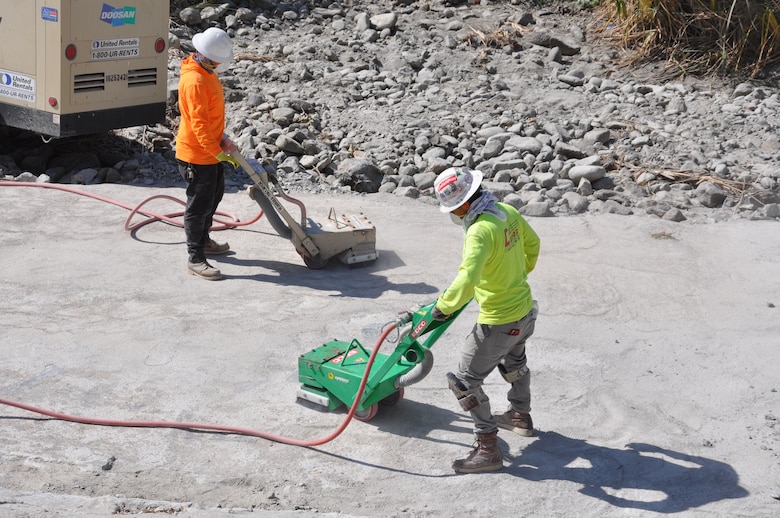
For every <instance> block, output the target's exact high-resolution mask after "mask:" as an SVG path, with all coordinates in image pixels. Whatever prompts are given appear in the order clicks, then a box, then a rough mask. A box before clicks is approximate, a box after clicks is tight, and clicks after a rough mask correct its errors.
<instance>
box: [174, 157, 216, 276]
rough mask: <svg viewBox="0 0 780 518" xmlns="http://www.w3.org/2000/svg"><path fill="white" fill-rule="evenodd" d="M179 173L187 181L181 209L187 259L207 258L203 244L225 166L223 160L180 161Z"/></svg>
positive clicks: (192, 260) (212, 216) (193, 261)
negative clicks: (185, 200)
mask: <svg viewBox="0 0 780 518" xmlns="http://www.w3.org/2000/svg"><path fill="white" fill-rule="evenodd" d="M179 173H181V176H182V178H184V181H185V182H187V208H186V209H185V210H184V234H185V236H186V237H187V253H188V254H189V259H190V262H192V263H200V262H203V261H205V260H206V255H205V254H204V253H203V247H204V246H205V245H206V243H207V242H208V240H209V229H211V224H212V221H213V219H214V213H215V212H216V211H217V206H218V205H219V202H220V201H222V195H223V194H225V169H224V166H223V165H222V163H217V164H212V165H197V164H188V163H187V162H182V161H181V160H179Z"/></svg>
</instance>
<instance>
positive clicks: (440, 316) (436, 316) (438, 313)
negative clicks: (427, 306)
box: [431, 306, 450, 322]
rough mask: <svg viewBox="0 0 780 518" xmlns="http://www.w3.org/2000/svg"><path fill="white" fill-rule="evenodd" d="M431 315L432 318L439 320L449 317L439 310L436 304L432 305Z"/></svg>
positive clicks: (442, 320)
mask: <svg viewBox="0 0 780 518" xmlns="http://www.w3.org/2000/svg"><path fill="white" fill-rule="evenodd" d="M431 316H432V317H433V319H434V320H438V321H439V322H444V321H445V320H447V319H448V318H450V316H449V315H445V314H444V313H442V312H441V310H440V309H439V308H438V307H437V306H433V309H432V310H431Z"/></svg>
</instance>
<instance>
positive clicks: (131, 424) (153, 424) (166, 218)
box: [0, 181, 397, 446]
mask: <svg viewBox="0 0 780 518" xmlns="http://www.w3.org/2000/svg"><path fill="white" fill-rule="evenodd" d="M0 186H2V187H41V188H45V189H54V190H59V191H65V192H70V193H73V194H78V195H81V196H86V197H89V198H94V199H96V200H99V201H104V202H106V203H111V204H112V205H116V206H118V207H122V208H125V209H127V210H129V211H130V215H129V216H128V217H127V219H126V220H125V230H129V231H133V230H136V229H138V228H141V227H142V226H144V225H147V224H149V223H153V222H155V221H163V222H165V223H169V224H171V225H175V226H183V224H182V222H180V221H178V220H176V219H174V218H177V217H181V216H182V215H183V212H174V213H170V214H157V213H154V212H150V211H148V210H142V207H143V206H144V205H145V204H147V203H148V202H150V201H152V200H155V199H167V200H171V201H174V202H176V203H179V204H181V205H186V204H185V203H184V202H182V201H181V200H178V199H176V198H174V197H172V196H168V195H165V194H159V195H154V196H150V197H149V198H146V199H145V200H143V201H142V202H141V203H139V204H138V205H136V206H135V207H133V206H130V205H127V204H124V203H121V202H119V201H116V200H113V199H111V198H107V197H104V196H100V195H98V194H93V193H90V192H87V191H82V190H79V189H75V188H72V187H68V186H64V185H58V184H48V183H32V182H5V181H0ZM299 206H301V207H302V205H299ZM302 210H303V209H302ZM136 214H141V215H143V216H146V217H147V219H145V220H143V221H141V222H139V223H136V224H133V225H131V224H130V221H131V220H132V218H133V217H134V216H135V215H136ZM216 215H217V216H225V217H228V218H230V220H223V219H220V218H215V219H214V221H215V223H216V225H214V226H212V228H211V230H224V229H228V228H235V227H239V226H246V225H251V224H252V223H254V222H256V221H257V220H259V219H260V218H261V217H262V216H263V211H262V210H261V211H260V213H259V214H258V215H257V216H255V217H254V218H252V219H251V220H249V221H245V222H239V220H238V218H237V217H236V216H234V215H233V214H230V213H228V212H220V211H218V212H217V213H216ZM396 327H397V326H396V325H392V324H391V325H388V326H387V328H386V329H385V330H384V331H383V332H382V335H381V336H380V337H379V339H378V340H377V342H376V345H375V346H374V349H373V351H372V352H371V355H370V356H369V358H368V362H367V363H366V370H365V372H364V374H363V378H362V379H361V380H360V385H359V387H358V391H357V394H356V395H355V400H354V402H353V403H352V406H351V407H350V409H349V412H348V413H347V416H346V417H345V418H344V421H343V422H342V423H341V424H340V425H339V427H338V428H336V430H335V431H333V432H332V433H331V434H329V435H327V436H325V437H322V438H320V439H311V440H304V439H292V438H289V437H282V436H280V435H275V434H272V433H269V432H263V431H259V430H252V429H249V428H241V427H234V426H223V425H212V424H204V423H186V422H175V421H122V420H114V419H96V418H91V417H80V416H75V415H70V414H64V413H61V412H55V411H53V410H47V409H44V408H38V407H35V406H32V405H27V404H24V403H19V402H16V401H12V400H10V399H5V398H0V404H2V405H6V406H12V407H16V408H19V409H22V410H27V411H28V412H33V413H36V414H41V415H45V416H48V417H52V418H54V419H59V420H61V421H70V422H74V423H81V424H92V425H99V426H118V427H124V428H177V429H187V430H207V431H213V432H226V433H234V434H239V435H249V436H253V437H261V438H264V439H268V440H270V441H275V442H279V443H283V444H289V445H292V446H319V445H321V444H325V443H326V442H330V441H332V440H333V439H335V438H336V437H338V436H339V435H341V433H342V432H343V431H344V430H345V429H346V428H347V425H349V422H350V421H351V420H352V417H353V416H354V415H355V412H356V411H357V407H358V406H359V405H360V399H361V398H362V397H363V392H364V391H365V388H366V382H367V381H368V376H369V374H370V373H371V366H372V365H373V364H374V360H375V359H376V355H377V353H378V352H379V349H380V347H381V345H382V343H383V342H384V341H385V339H386V338H387V336H388V335H389V334H390V332H391V331H392V330H393V329H395V328H396Z"/></svg>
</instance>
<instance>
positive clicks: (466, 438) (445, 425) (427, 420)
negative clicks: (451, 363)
mask: <svg viewBox="0 0 780 518" xmlns="http://www.w3.org/2000/svg"><path fill="white" fill-rule="evenodd" d="M298 404H300V405H302V406H304V407H306V408H309V409H312V410H315V411H319V412H330V411H329V410H327V409H325V408H323V407H321V406H319V405H315V404H313V403H308V402H306V401H299V402H298ZM347 410H348V409H346V408H344V407H342V408H340V409H338V410H336V411H337V412H342V413H343V414H345V415H346V413H347ZM349 426H350V427H358V426H369V427H371V426H373V427H375V428H376V429H378V430H381V431H383V432H387V433H391V434H393V435H397V436H399V437H403V438H413V439H421V440H424V441H428V442H433V443H436V444H444V445H446V444H454V445H456V446H460V447H462V449H463V451H464V452H466V451H467V450H468V448H470V447H471V446H472V443H473V439H474V435H473V432H472V421H471V419H470V418H468V417H467V416H465V415H461V414H457V413H455V412H451V411H449V410H446V409H442V408H438V407H435V406H432V405H428V404H426V403H419V402H417V401H411V400H407V399H402V400H401V401H400V402H399V403H398V404H397V405H393V406H380V407H379V412H378V413H377V415H376V417H374V418H373V419H371V420H370V421H368V422H360V421H358V420H356V419H354V420H353V421H352V422H351V423H350V424H349ZM433 430H442V431H446V432H457V433H459V434H462V437H463V442H455V441H447V440H442V439H436V438H432V437H429V435H430V433H431V431H433ZM338 440H339V439H336V441H338ZM312 449H315V450H317V451H318V452H320V453H322V454H324V455H327V456H329V457H333V458H335V459H339V460H342V461H346V462H351V463H355V464H360V465H362V466H368V467H371V468H376V469H381V470H385V471H390V472H393V473H403V474H406V475H413V476H417V477H425V478H445V477H453V476H455V477H457V476H461V475H458V474H457V473H455V472H450V471H448V472H447V473H444V474H430V473H421V472H413V471H409V470H405V469H400V468H394V467H391V466H383V465H379V464H375V463H371V462H366V461H364V460H361V459H360V458H355V457H349V456H347V455H344V454H340V453H336V452H331V451H325V450H323V449H321V448H319V447H318V448H312Z"/></svg>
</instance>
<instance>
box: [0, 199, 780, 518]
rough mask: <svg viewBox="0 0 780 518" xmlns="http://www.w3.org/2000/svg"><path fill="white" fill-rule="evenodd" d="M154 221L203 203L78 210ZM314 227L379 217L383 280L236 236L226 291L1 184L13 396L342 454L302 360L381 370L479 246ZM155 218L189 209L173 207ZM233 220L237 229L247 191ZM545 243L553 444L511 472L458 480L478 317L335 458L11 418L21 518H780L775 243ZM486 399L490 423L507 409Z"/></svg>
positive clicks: (4, 454) (342, 204)
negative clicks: (312, 355)
mask: <svg viewBox="0 0 780 518" xmlns="http://www.w3.org/2000/svg"><path fill="white" fill-rule="evenodd" d="M81 188H82V189H83V190H85V191H88V192H91V193H95V194H98V195H101V196H104V197H106V198H109V199H111V200H118V201H119V202H121V203H124V204H129V205H131V206H132V205H135V204H137V203H139V202H140V201H141V200H143V199H145V198H147V197H149V196H152V195H158V194H164V195H170V196H174V197H177V198H181V197H182V196H183V190H182V189H177V188H172V189H163V188H158V187H130V186H120V185H96V186H87V187H81ZM300 199H301V200H302V201H303V202H304V203H305V205H306V207H307V209H308V214H309V216H310V217H312V218H313V219H322V218H324V217H325V215H326V214H327V211H328V209H329V208H330V207H334V208H336V209H337V210H338V211H341V212H345V213H357V212H363V213H365V214H366V215H367V216H368V217H369V218H370V219H371V221H372V222H373V223H374V224H375V225H376V228H377V248H378V250H379V259H378V260H377V261H376V262H375V263H373V264H371V265H369V266H365V267H358V268H348V267H346V266H344V265H341V264H339V263H335V264H331V265H329V266H328V267H327V268H325V269H323V270H309V269H307V268H306V267H305V266H304V265H303V262H302V261H301V259H300V258H299V257H298V255H297V253H296V252H295V250H294V248H293V246H292V244H291V243H290V242H289V241H287V240H284V239H282V238H280V237H279V236H278V235H276V234H275V233H274V231H273V230H272V228H271V227H270V225H269V224H268V222H267V221H266V220H265V219H261V220H259V221H258V222H257V223H254V224H252V225H250V226H247V227H242V228H240V229H233V230H227V231H223V232H220V233H219V234H217V235H216V237H217V238H218V240H220V241H224V240H227V241H229V242H230V245H231V247H232V249H233V250H234V253H232V254H231V255H227V256H223V257H221V258H217V259H215V260H214V263H216V264H217V265H218V267H219V268H220V269H221V270H222V272H223V274H224V275H225V279H224V280H222V281H219V282H207V281H204V280H201V279H198V278H195V277H192V276H187V275H185V261H186V254H185V248H184V244H183V238H184V235H183V230H181V229H180V228H178V227H175V226H170V225H166V224H162V223H154V224H152V225H147V226H144V227H142V228H140V229H138V230H137V231H136V232H134V233H130V232H127V231H125V230H124V228H123V224H124V221H125V218H126V217H127V215H128V214H129V212H128V211H127V210H124V209H122V208H120V207H118V206H116V205H112V204H109V203H103V202H102V201H98V200H95V199H92V198H88V197H84V196H79V195H76V194H71V193H66V192H60V191H55V190H49V189H37V188H24V187H8V186H0V207H2V209H0V221H2V224H0V250H1V251H2V252H1V253H0V267H2V271H3V272H5V273H4V275H5V278H4V280H3V282H2V288H1V290H2V293H1V296H0V315H2V316H1V317H0V318H1V319H2V326H1V327H0V355H1V357H2V359H3V361H2V362H1V363H0V398H4V399H8V400H12V401H16V402H20V403H24V404H27V405H32V406H36V407H41V408H44V409H49V410H53V411H57V412H63V413H67V414H74V415H77V416H84V417H90V418H102V419H112V420H136V421H137V420H144V421H169V422H170V421H177V422H190V423H207V424H218V425H228V426H235V427H242V428H246V429H250V430H256V431H263V432H267V433H272V434H276V435H280V436H283V437H290V438H295V439H302V440H311V439H318V438H322V437H326V436H328V435H329V434H331V433H332V432H333V431H334V430H336V429H337V427H338V426H339V425H340V424H341V423H342V422H343V420H344V418H345V417H346V411H345V410H344V409H339V410H336V411H330V412H329V411H325V410H318V409H315V408H312V407H311V406H310V405H309V406H307V405H302V404H298V403H296V396H295V394H296V391H297V389H298V387H299V385H300V384H299V381H298V376H297V361H298V357H299V356H300V355H301V354H303V353H305V352H308V351H310V350H311V349H313V348H314V347H317V346H319V345H321V344H323V343H325V342H328V341H330V340H334V339H339V340H348V339H351V338H357V339H358V340H360V341H361V343H363V344H365V345H367V346H373V345H374V341H375V340H376V339H377V338H378V336H379V334H380V331H381V329H382V327H383V325H384V324H385V323H387V322H389V321H391V320H392V319H393V318H394V317H395V315H396V313H397V312H399V311H401V310H404V309H408V308H411V307H414V306H416V305H417V304H422V303H427V302H430V301H432V300H434V299H435V298H436V297H437V295H438V294H439V293H440V292H441V290H443V289H444V288H446V287H447V285H448V283H449V282H450V280H451V279H452V278H453V276H454V275H455V272H456V269H457V266H458V262H459V258H460V247H461V239H462V238H461V230H460V229H459V228H458V227H457V226H455V225H452V224H451V223H450V222H449V219H448V218H447V217H446V216H443V215H442V214H441V213H440V212H439V211H438V209H437V208H436V207H433V206H430V205H426V204H424V203H422V202H419V201H415V200H410V199H404V198H399V197H397V196H393V195H381V194H377V195H370V196H353V195H350V196H316V195H301V196H300ZM148 208H150V210H155V211H157V212H161V213H162V212H173V211H176V210H179V209H180V207H179V206H178V205H175V204H171V203H170V202H168V201H166V200H156V201H155V202H152V203H151V204H150V205H149V206H148ZM222 209H223V210H226V211H229V212H232V213H234V214H236V215H238V216H239V217H240V218H241V219H242V220H247V219H249V218H250V217H252V216H254V215H255V214H256V213H257V211H258V207H257V205H256V204H255V202H254V201H253V200H251V199H250V198H249V197H248V196H247V195H246V194H245V193H244V192H236V193H228V194H227V195H226V197H225V200H224V202H223V204H222ZM530 222H531V224H532V225H533V227H534V228H535V229H536V230H537V232H538V233H539V235H540V237H541V239H542V252H541V256H540V259H539V263H538V267H537V269H536V270H535V271H534V272H533V273H532V275H531V279H530V281H531V284H532V288H533V290H534V294H535V297H536V298H537V299H538V301H539V305H540V310H541V311H540V317H539V320H538V324H537V329H536V333H535V335H534V336H533V337H532V339H531V342H530V343H529V346H528V354H529V366H530V368H531V371H532V372H533V381H532V390H533V393H534V402H533V412H532V413H533V417H534V421H535V423H536V426H537V434H536V436H535V437H532V438H524V437H520V436H516V435H513V434H511V433H509V432H502V433H500V434H499V442H500V445H501V447H502V449H503V451H504V453H505V461H504V464H505V466H506V467H505V469H504V470H503V471H500V472H496V473H490V474H480V475H455V474H454V473H453V472H452V470H451V468H450V464H451V462H452V460H453V459H455V458H457V457H460V456H462V455H464V454H466V453H467V452H468V450H469V448H470V447H471V444H472V440H473V436H472V433H471V421H470V419H468V417H467V415H465V414H464V413H463V412H462V411H461V410H460V407H459V406H458V404H457V403H456V401H455V400H454V398H453V396H452V394H451V393H450V392H449V391H448V389H447V386H446V382H445V373H446V372H447V371H448V370H452V369H453V368H454V367H455V365H456V362H457V358H458V349H459V346H460V343H461V341H462V338H463V336H464V335H465V334H466V333H467V332H468V331H469V329H470V328H471V326H472V325H473V321H474V318H475V316H476V306H475V305H474V304H473V303H472V305H470V306H469V307H468V308H467V309H466V310H465V311H464V312H463V313H462V314H461V315H460V317H459V318H458V319H457V320H456V321H455V322H454V323H453V324H452V326H451V327H450V328H449V330H448V331H447V333H446V334H445V335H444V336H443V337H442V338H441V339H440V340H439V341H438V342H437V343H436V344H435V345H434V347H433V352H434V356H435V364H434V366H433V370H432V372H431V373H430V375H429V376H428V377H426V378H425V379H423V380H422V381H421V382H420V383H418V384H416V385H413V386H411V387H408V388H407V389H406V391H405V396H404V399H403V400H402V401H401V402H400V403H399V404H397V405H396V406H392V407H383V408H382V409H381V410H380V413H379V414H378V415H377V416H376V417H375V418H374V419H372V420H370V421H368V422H358V421H354V420H353V421H352V422H351V423H350V424H349V425H348V426H347V428H346V430H345V431H344V432H343V433H342V434H341V435H339V436H338V437H336V438H335V439H334V440H332V441H330V442H327V443H325V444H323V445H321V446H317V447H309V448H306V447H300V446H290V445H286V444H282V443H279V442H275V441H271V440H268V439H264V438H261V437H254V436H249V435H238V434H225V433H215V432H207V431H197V430H181V429H171V428H159V429H147V428H121V427H108V426H95V425H85V424H77V423H71V422H66V421H62V420H55V419H51V418H48V417H45V416H42V415H40V414H36V413H33V412H29V411H26V410H22V409H19V408H16V407H12V406H3V405H0V430H1V431H2V432H1V433H2V441H0V471H1V472H2V476H1V477H0V516H15V517H17V516H23V517H24V516H88V517H91V516H108V515H111V514H141V513H160V514H174V515H178V516H192V517H195V516H197V517H201V516H220V515H226V514H232V515H244V514H247V515H248V514H249V513H253V514H261V515H263V513H266V514H267V515H269V516H281V517H296V518H297V517H309V516H334V517H336V516H341V517H345V516H350V517H359V516H370V517H375V516H376V517H380V516H381V517H439V516H443V517H446V516H475V517H482V516H508V515H509V514H510V513H511V515H513V516H575V515H576V516H648V515H653V514H672V513H674V514H679V515H684V516H746V517H747V516H751V517H755V516H776V515H777V514H778V513H780V501H778V500H777V499H776V498H773V495H775V496H776V495H777V493H780V463H779V462H778V461H779V457H780V424H778V419H779V418H780V395H778V392H777V390H778V389H780V377H778V375H777V365H778V363H780V347H778V345H779V344H780V342H778V337H780V313H779V312H780V309H778V307H777V306H778V305H780V295H778V294H780V231H779V227H778V224H777V222H765V221H744V220H733V221H730V222H725V223H717V224H699V225H697V224H690V223H671V222H667V221H662V220H659V219H654V218H650V217H637V216H634V217H621V216H615V215H598V216H596V215H589V216H582V217H569V218H541V219H539V218H534V219H531V220H530ZM485 390H486V392H487V393H488V395H489V396H490V397H491V401H492V403H493V407H494V409H495V410H503V409H504V407H505V399H504V398H505V393H506V390H507V385H506V384H505V383H504V382H503V380H502V379H501V378H500V376H498V374H497V373H494V374H493V375H491V376H490V378H489V379H488V380H487V384H486V386H485Z"/></svg>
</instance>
